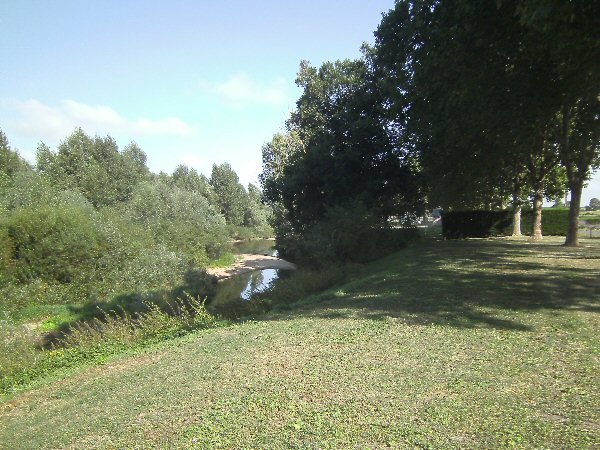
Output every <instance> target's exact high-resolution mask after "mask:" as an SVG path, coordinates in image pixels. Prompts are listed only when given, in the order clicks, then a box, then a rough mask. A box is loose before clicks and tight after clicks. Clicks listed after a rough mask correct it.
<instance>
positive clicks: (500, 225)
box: [442, 208, 569, 239]
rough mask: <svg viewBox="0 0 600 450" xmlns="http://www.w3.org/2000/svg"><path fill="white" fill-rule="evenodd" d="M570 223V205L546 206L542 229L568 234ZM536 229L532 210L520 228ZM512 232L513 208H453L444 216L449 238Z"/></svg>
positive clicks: (525, 230) (444, 229)
mask: <svg viewBox="0 0 600 450" xmlns="http://www.w3.org/2000/svg"><path fill="white" fill-rule="evenodd" d="M568 224H569V210H568V209H554V208H553V209H544V210H543V212H542V233H543V234H545V235H550V236H566V234H567V228H568ZM532 231H533V211H531V210H526V211H523V213H522V214H521V232H522V233H523V234H525V235H527V234H531V233H532ZM511 234H512V211H452V212H447V213H444V214H443V216H442V235H443V236H444V238H446V239H461V238H467V237H490V236H509V235H511Z"/></svg>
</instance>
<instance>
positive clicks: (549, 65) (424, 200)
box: [261, 0, 600, 245]
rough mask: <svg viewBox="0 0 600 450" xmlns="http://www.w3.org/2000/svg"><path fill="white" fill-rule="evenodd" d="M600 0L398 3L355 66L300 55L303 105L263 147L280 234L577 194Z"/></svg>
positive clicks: (588, 152) (598, 82) (592, 93)
mask: <svg viewBox="0 0 600 450" xmlns="http://www.w3.org/2000/svg"><path fill="white" fill-rule="evenodd" d="M598 30H600V3H598V2H588V1H585V0H573V1H566V0H563V1H556V2H547V1H544V0H502V1H491V0H490V1H484V2H471V1H468V0H458V1H454V2H439V1H437V0H400V1H397V2H396V5H395V8H394V9H393V10H391V11H390V12H389V13H387V14H385V15H384V17H383V19H382V22H381V24H380V25H379V27H378V29H377V31H376V33H375V36H376V44H375V46H374V47H373V48H370V47H367V46H364V47H363V57H362V58H361V59H360V60H357V61H338V62H336V63H325V64H323V65H322V66H321V67H320V68H319V69H317V68H314V67H311V66H310V65H309V64H308V63H306V62H303V63H301V66H300V71H299V74H298V79H297V84H298V85H299V86H300V87H301V88H302V89H303V93H302V95H301V97H300V99H299V100H298V102H297V108H296V110H295V111H294V112H293V113H292V115H291V117H290V119H289V120H288V121H287V123H286V131H285V132H284V133H280V134H277V135H275V136H274V137H273V139H272V140H271V142H269V143H267V144H265V146H264V148H263V173H262V176H261V182H262V184H263V189H264V192H265V195H266V197H267V199H268V200H269V201H270V202H271V203H272V204H273V205H274V206H275V210H276V211H277V222H276V229H277V232H278V234H279V235H281V236H284V237H285V236H289V235H296V236H302V235H303V234H305V233H306V231H307V230H308V229H310V228H311V227H314V226H315V224H316V223H318V222H319V221H322V220H324V218H325V217H326V215H327V211H328V210H331V209H332V208H335V207H339V206H342V207H347V208H351V206H350V205H353V204H356V203H361V204H363V205H366V206H367V207H368V209H369V210H370V211H371V213H372V214H373V215H374V216H375V217H377V218H378V219H379V220H380V222H381V223H385V222H386V221H387V220H388V219H389V218H390V217H392V216H395V217H400V218H410V217H411V216H413V215H415V214H419V213H420V210H422V208H423V206H424V205H429V206H430V207H435V206H442V207H444V208H446V209H482V208H485V209H493V208H505V207H506V206H507V205H509V204H510V203H512V207H513V209H514V233H515V234H520V211H521V208H522V205H523V204H524V203H525V202H526V201H527V200H531V201H532V208H533V210H534V213H535V214H534V217H535V221H534V231H533V236H534V238H537V239H539V238H541V214H542V204H543V200H544V197H546V198H552V199H555V198H557V197H560V196H562V195H563V194H564V192H565V191H566V190H569V191H570V192H571V201H570V215H569V232H568V235H567V239H566V245H577V228H578V223H577V222H578V216H579V208H580V201H581V192H582V188H583V186H584V183H585V182H586V180H587V179H589V177H590V174H591V173H592V171H593V170H594V169H595V168H597V167H598V165H599V163H600V156H599V155H600V39H599V37H598Z"/></svg>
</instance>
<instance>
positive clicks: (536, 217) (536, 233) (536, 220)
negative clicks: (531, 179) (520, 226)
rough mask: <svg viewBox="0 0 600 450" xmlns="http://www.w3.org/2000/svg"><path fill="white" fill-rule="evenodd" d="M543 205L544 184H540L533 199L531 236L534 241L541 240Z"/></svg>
mask: <svg viewBox="0 0 600 450" xmlns="http://www.w3.org/2000/svg"><path fill="white" fill-rule="evenodd" d="M543 204H544V184H543V183H541V184H540V185H538V186H537V188H536V190H535V195H534V197H533V234H532V235H531V239H532V240H534V241H541V240H542V205H543Z"/></svg>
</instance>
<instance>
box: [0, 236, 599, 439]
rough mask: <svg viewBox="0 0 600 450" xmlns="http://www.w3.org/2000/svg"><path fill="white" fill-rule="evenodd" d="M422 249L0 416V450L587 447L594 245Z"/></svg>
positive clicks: (87, 376) (594, 400) (594, 379)
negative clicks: (256, 317) (289, 304)
mask: <svg viewBox="0 0 600 450" xmlns="http://www.w3.org/2000/svg"><path fill="white" fill-rule="evenodd" d="M562 241H563V238H558V239H545V240H544V241H543V242H542V243H531V242H529V241H528V240H526V239H496V240H469V241H447V242H443V241H438V242H428V243H424V244H421V245H418V246H414V247H411V248H408V249H406V250H404V251H402V252H400V253H397V254H394V255H392V256H390V257H388V258H386V259H384V260H380V261H378V262H376V263H374V264H371V265H369V266H367V267H365V268H364V270H363V271H362V275H361V276H360V277H358V278H356V279H355V280H353V281H352V282H350V283H346V284H344V285H341V286H337V287H335V288H333V289H331V290H329V291H327V292H325V293H323V294H320V295H316V296H312V297H309V298H307V299H305V300H304V301H302V302H300V303H299V304H297V305H296V307H294V308H292V309H291V310H289V311H284V310H280V311H279V312H278V313H277V312H276V313H271V314H270V315H267V316H265V317H264V320H260V321H253V322H247V323H244V324H241V325H236V326H232V327H227V328H221V329H217V330H212V331H209V332H207V331H204V332H199V333H196V334H193V335H188V336H186V337H183V338H180V339H177V340H174V341H171V343H169V344H168V345H167V344H165V345H163V346H162V347H160V348H155V349H153V350H150V351H147V352H146V353H145V354H143V355H139V356H136V357H130V358H121V359H118V360H116V361H113V362H111V363H109V364H107V365H105V366H103V367H95V368H92V369H89V370H86V371H82V372H80V373H78V374H75V375H73V376H70V377H68V378H65V379H64V380H59V381H53V382H51V383H48V384H47V385H45V386H42V387H40V388H38V389H35V390H32V391H30V392H27V393H24V394H21V395H20V396H18V397H15V398H13V399H11V400H10V401H8V402H5V403H4V404H3V405H1V406H0V447H3V448H4V447H5V448H55V447H70V448H111V447H117V448H131V447H143V448H212V447H216V448H290V447H299V448H385V447H391V448H406V447H409V448H414V447H418V448H511V447H517V448H523V447H525V448H598V447H599V446H600V423H599V420H600V417H599V411H598V404H600V398H599V397H600V396H599V394H598V386H599V385H600V377H599V375H598V374H599V371H598V369H599V358H600V351H599V342H598V336H599V332H600V316H599V314H598V313H599V312H600V304H599V303H600V302H599V299H600V283H599V282H598V279H599V276H600V241H598V240H582V243H583V245H584V246H583V247H582V248H577V249H570V248H565V247H562V246H560V245H559V244H560V243H562Z"/></svg>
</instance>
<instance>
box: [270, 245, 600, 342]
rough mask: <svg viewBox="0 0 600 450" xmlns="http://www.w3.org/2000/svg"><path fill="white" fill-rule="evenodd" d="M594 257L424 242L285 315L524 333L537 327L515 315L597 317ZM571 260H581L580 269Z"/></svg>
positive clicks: (546, 249) (599, 267) (546, 248)
mask: <svg viewBox="0 0 600 450" xmlns="http://www.w3.org/2000/svg"><path fill="white" fill-rule="evenodd" d="M588 252H589V253H588ZM598 259H600V248H594V249H591V250H589V249H583V250H582V249H567V248H564V247H559V246H554V245H548V244H532V243H528V242H522V241H503V240H481V241H480V240H469V241H452V242H443V241H439V242H435V243H433V242H428V243H425V244H423V245H420V246H417V247H412V248H410V249H407V250H405V251H403V252H402V253H400V254H397V255H394V256H392V257H390V258H387V259H386V260H384V261H383V262H382V263H381V264H380V265H379V267H381V268H382V271H380V272H376V273H373V274H372V275H370V276H368V275H367V276H366V277H364V278H361V279H359V280H358V281H356V282H351V283H349V284H347V285H346V286H344V290H341V291H337V292H335V293H331V294H325V295H323V296H320V297H318V298H316V299H315V300H314V301H312V302H310V303H306V304H304V305H302V306H301V307H300V309H299V310H296V309H295V308H294V311H293V313H292V315H291V316H290V317H292V316H294V317H295V316H297V315H298V314H302V315H306V316H313V317H327V318H342V317H346V318H368V319H385V318H389V317H393V318H398V319H402V320H404V321H406V322H409V323H415V324H429V323H435V324H440V325H447V326H453V327H462V328H480V327H491V328H497V329H514V330H522V331H528V330H532V329H533V328H534V327H535V325H534V324H533V323H530V322H529V321H527V320H525V321H523V319H526V318H525V316H524V315H523V314H519V312H531V311H535V310H541V309H548V310H566V309H569V310H581V311H589V312H600V302H599V299H600V281H599V272H600V262H596V263H592V262H590V261H591V260H598ZM553 260H554V261H553ZM565 260H568V262H567V263H565ZM575 260H581V261H582V263H581V264H579V266H580V267H577V264H575V262H574V261H575ZM553 263H555V264H554V265H553ZM569 264H570V265H569ZM386 267H392V269H386ZM282 312H283V311H282ZM284 318H285V316H284V315H283V314H278V315H276V317H273V319H275V320H281V319H284Z"/></svg>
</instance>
